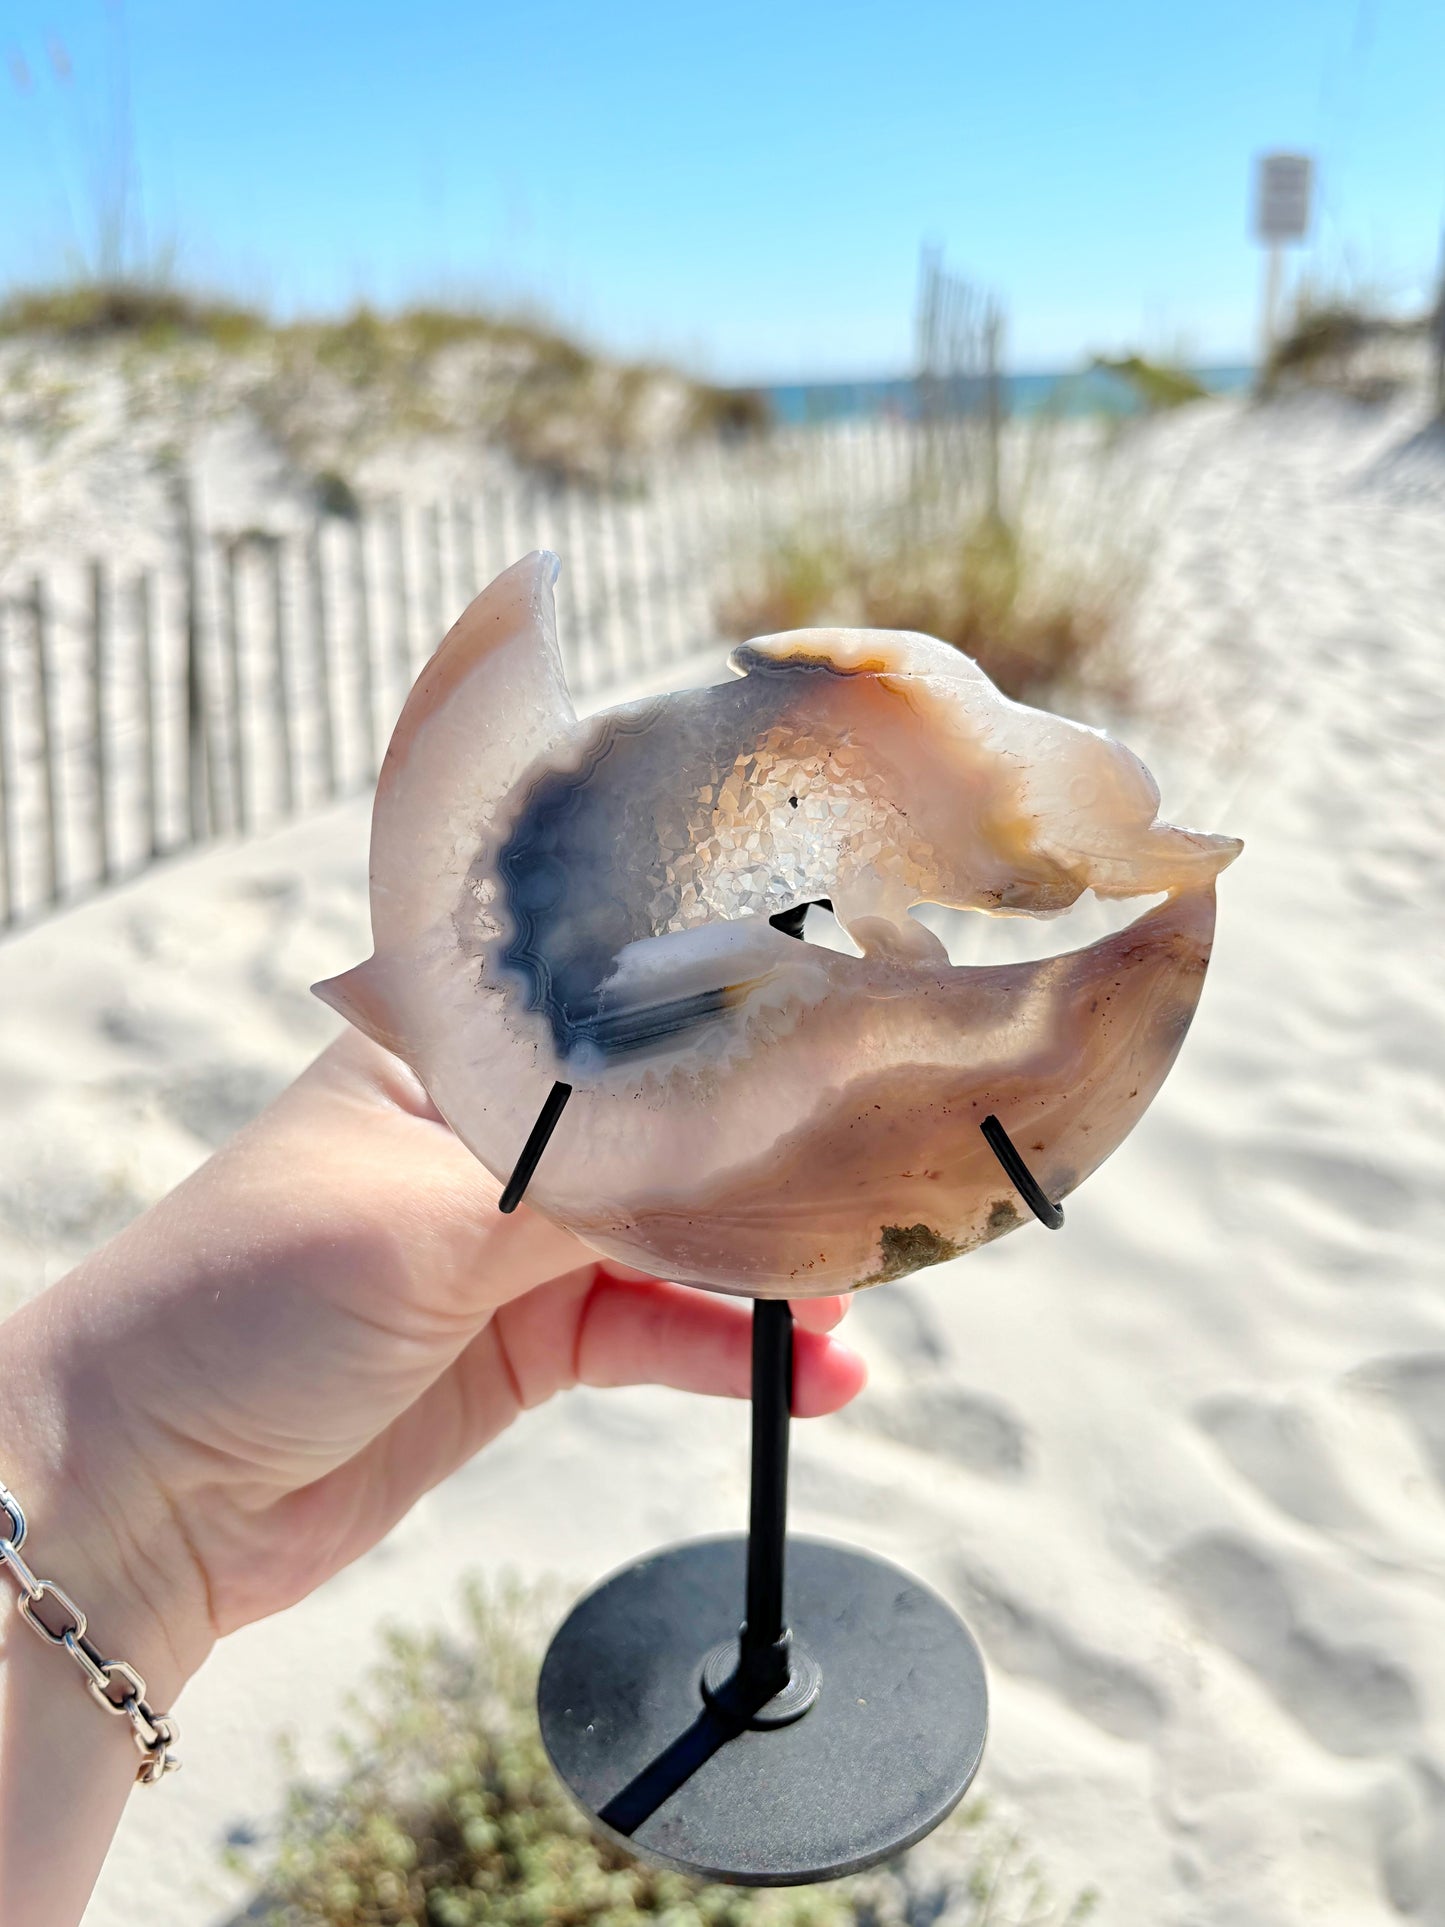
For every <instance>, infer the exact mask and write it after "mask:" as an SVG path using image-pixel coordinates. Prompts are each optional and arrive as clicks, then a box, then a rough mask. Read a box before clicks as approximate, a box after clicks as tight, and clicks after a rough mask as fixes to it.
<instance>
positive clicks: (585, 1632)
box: [537, 1299, 988, 1886]
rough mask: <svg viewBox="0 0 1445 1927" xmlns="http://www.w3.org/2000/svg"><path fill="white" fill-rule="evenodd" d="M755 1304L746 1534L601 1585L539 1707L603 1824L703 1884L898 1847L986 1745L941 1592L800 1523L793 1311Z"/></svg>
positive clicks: (978, 1675)
mask: <svg viewBox="0 0 1445 1927" xmlns="http://www.w3.org/2000/svg"><path fill="white" fill-rule="evenodd" d="M753 1321H754V1322H753V1446H752V1510H751V1519H750V1524H749V1531H748V1536H747V1538H746V1539H743V1538H741V1537H733V1538H725V1539H704V1540H699V1541H696V1542H694V1543H692V1544H689V1545H680V1546H670V1547H668V1548H667V1549H666V1550H665V1551H663V1552H659V1553H656V1554H654V1555H653V1556H652V1557H650V1558H647V1559H643V1560H640V1561H639V1562H638V1563H637V1564H636V1565H632V1566H628V1567H625V1568H624V1569H623V1570H622V1571H621V1572H619V1573H615V1574H614V1575H613V1576H612V1577H611V1578H610V1579H607V1580H604V1581H603V1583H602V1584H601V1585H600V1586H598V1587H597V1588H596V1590H595V1591H593V1592H590V1593H589V1594H588V1595H587V1596H586V1598H584V1599H583V1600H582V1601H581V1602H580V1603H579V1604H578V1605H577V1606H576V1607H574V1609H573V1610H572V1612H571V1613H570V1614H569V1616H568V1617H567V1619H566V1620H565V1621H564V1623H563V1625H562V1627H561V1628H560V1630H559V1631H558V1633H557V1635H556V1637H555V1638H554V1639H553V1641H552V1644H551V1646H550V1647H549V1648H548V1651H547V1656H546V1659H545V1660H544V1661H543V1664H542V1677H541V1681H540V1684H539V1687H538V1694H537V1706H538V1713H539V1717H540V1720H541V1726H542V1738H543V1740H544V1741H545V1743H546V1747H547V1751H548V1753H549V1755H550V1756H551V1759H552V1764H553V1765H554V1767H555V1768H556V1769H557V1772H558V1774H559V1775H560V1777H561V1779H562V1780H563V1782H564V1783H565V1784H566V1786H567V1787H568V1788H569V1790H570V1791H571V1793H572V1794H573V1796H574V1798H575V1799H576V1800H577V1801H578V1803H579V1804H580V1805H581V1806H582V1807H583V1809H584V1810H585V1811H586V1812H587V1813H588V1814H589V1815H590V1816H591V1817H592V1819H593V1820H594V1821H595V1823H596V1824H597V1825H598V1826H599V1827H600V1828H601V1829H602V1831H603V1832H605V1833H607V1834H609V1835H611V1836H612V1837H614V1838H615V1839H617V1840H618V1841H619V1842H622V1843H625V1844H626V1845H628V1846H630V1847H631V1848H632V1849H633V1850H634V1851H636V1852H639V1853H642V1854H645V1855H646V1856H647V1857H648V1858H649V1859H652V1860H659V1861H661V1862H662V1863H663V1864H664V1865H667V1866H671V1867H676V1868H678V1869H679V1870H681V1871H683V1872H685V1873H691V1874H697V1875H700V1876H702V1877H704V1878H706V1879H712V1880H729V1881H735V1882H737V1883H738V1884H740V1885H744V1886H796V1885H801V1884H803V1883H805V1882H810V1881H816V1880H829V1879H832V1878H833V1877H834V1876H835V1875H838V1874H844V1873H854V1872H856V1871H857V1870H858V1869H859V1868H861V1867H867V1866H871V1865H872V1864H873V1863H874V1862H875V1861H877V1860H882V1859H886V1858H887V1857H888V1856H889V1855H890V1854H895V1853H898V1852H901V1851H902V1849H903V1848H904V1847H907V1846H911V1845H912V1843H913V1842H914V1841H915V1840H920V1839H922V1837H923V1836H924V1834H926V1833H928V1832H930V1831H931V1830H932V1829H933V1828H934V1827H936V1826H937V1825H938V1823H939V1821H940V1820H942V1819H943V1818H944V1817H945V1816H946V1815H947V1814H948V1813H950V1812H951V1811H952V1809H953V1808H954V1806H955V1805H956V1804H957V1803H958V1801H959V1800H960V1799H961V1798H962V1796H963V1794H964V1793H965V1792H966V1790H967V1788H968V1785H969V1783H970V1781H971V1780H972V1779H973V1776H974V1774H975V1773H976V1772H977V1770H978V1763H979V1760H980V1759H981V1758H982V1755H983V1742H984V1735H985V1732H986V1730H987V1724H988V1688H987V1684H986V1682H985V1679H984V1671H983V1661H982V1660H981V1658H980V1657H979V1652H978V1648H977V1646H975V1644H974V1642H973V1638H972V1636H971V1635H970V1633H969V1631H968V1629H967V1627H966V1626H965V1625H964V1624H963V1622H962V1620H960V1619H959V1618H958V1616H957V1614H956V1613H955V1612H954V1611H953V1608H952V1607H951V1606H949V1605H947V1604H945V1602H944V1601H943V1600H942V1599H940V1598H939V1597H938V1595H937V1594H936V1593H934V1592H932V1591H930V1589H929V1588H928V1587H926V1586H924V1585H922V1584H920V1583H919V1581H918V1580H916V1579H914V1578H913V1577H912V1576H911V1575H910V1574H908V1573H906V1572H903V1571H901V1570H900V1569H899V1568H898V1567H897V1566H893V1565H889V1564H888V1563H887V1562H886V1561H885V1560H882V1559H875V1558H874V1557H872V1556H871V1555H870V1554H868V1553H865V1552H858V1551H855V1550H854V1549H853V1548H851V1547H849V1546H839V1545H830V1544H828V1543H826V1542H825V1541H823V1540H818V1539H804V1538H796V1537H792V1538H790V1537H789V1536H788V1534H787V1473H788V1426H789V1409H790V1406H791V1394H792V1350H793V1318H792V1313H791V1312H790V1310H789V1309H788V1307H787V1305H786V1304H785V1303H783V1302H781V1301H779V1300H771V1299H768V1300H759V1301H758V1302H757V1303H755V1305H754V1308H753ZM785 1579H786V1589H785ZM740 1600H745V1601H746V1617H745V1619H744V1621H743V1624H742V1628H741V1630H739V1629H738V1626H737V1622H736V1619H735V1618H732V1615H733V1614H735V1613H736V1611H737V1606H736V1604H733V1605H732V1607H731V1611H730V1609H729V1601H733V1602H737V1601H740ZM785 1600H786V1610H785ZM730 1619H731V1623H729V1622H730ZM794 1629H796V1632H795V1630H794Z"/></svg>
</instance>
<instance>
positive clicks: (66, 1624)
mask: <svg viewBox="0 0 1445 1927" xmlns="http://www.w3.org/2000/svg"><path fill="white" fill-rule="evenodd" d="M7 1528H8V1530H7ZM24 1543H25V1514H24V1512H23V1511H22V1510H21V1507H20V1501H19V1500H18V1499H17V1498H16V1497H15V1495H14V1493H12V1492H10V1491H9V1490H8V1489H7V1488H6V1487H5V1485H3V1484H0V1571H8V1572H9V1573H10V1575H11V1577H12V1578H13V1579H14V1581H15V1583H16V1585H17V1586H19V1588H20V1596H19V1598H18V1599H17V1600H16V1601H15V1609H16V1611H17V1612H18V1613H19V1614H20V1617H21V1618H22V1619H23V1620H24V1621H25V1623H26V1625H27V1626H29V1627H30V1628H31V1629H32V1630H33V1631H35V1632H37V1633H39V1635H40V1637H41V1638H42V1639H43V1640H44V1641H45V1643H46V1645H47V1646H63V1647H64V1648H65V1650H66V1652H67V1653H69V1654H70V1657H71V1658H72V1659H73V1660H74V1661H75V1663H76V1665H77V1666H78V1667H79V1668H80V1670H81V1672H82V1673H84V1675H85V1684H86V1688H87V1690H88V1692H89V1693H90V1697H91V1698H92V1699H93V1700H94V1701H95V1702H96V1704H97V1705H98V1706H103V1707H104V1708H105V1710H106V1712H107V1713H118V1714H121V1715H122V1716H123V1717H124V1718H126V1719H128V1720H129V1721H130V1733H131V1738H132V1739H133V1740H134V1741H135V1745H136V1751H137V1752H138V1753H139V1754H140V1756H141V1762H140V1766H139V1767H138V1768H137V1769H136V1776H135V1777H136V1780H137V1782H138V1783H139V1784H140V1785H141V1786H154V1785H155V1783H156V1781H157V1780H161V1779H164V1777H165V1775H166V1774H167V1773H174V1772H175V1771H176V1770H177V1768H178V1767H179V1766H180V1761H179V1760H178V1759H177V1758H176V1757H175V1755H174V1754H173V1753H172V1752H171V1748H172V1747H173V1746H174V1745H175V1743H176V1739H177V1736H178V1734H179V1732H180V1729H179V1727H178V1726H177V1725H176V1723H175V1721H174V1720H173V1719H169V1718H167V1717H166V1716H165V1715H164V1714H163V1713H154V1712H152V1711H151V1709H150V1707H149V1706H148V1705H147V1704H146V1683H145V1681H144V1680H143V1679H142V1678H141V1676H140V1674H139V1673H138V1672H137V1671H136V1669H135V1668H134V1666H128V1665H127V1664H126V1662H125V1661H124V1660H123V1659H102V1658H101V1656H100V1649H99V1647H98V1646H97V1645H96V1644H95V1642H94V1641H93V1640H91V1639H87V1637H86V1632H85V1627H86V1619H85V1614H84V1613H83V1612H82V1611H81V1610H80V1608H79V1606H77V1605H76V1604H75V1602H74V1601H73V1600H72V1599H70V1598H69V1597H68V1596H67V1595H66V1594H65V1593H63V1592H62V1591H61V1590H60V1588H59V1586H57V1585H56V1584H55V1582H54V1580H52V1579H37V1578H36V1577H35V1574H34V1573H33V1572H32V1571H31V1570H30V1567H29V1566H28V1565H27V1564H26V1562H25V1561H24V1560H23V1559H22V1558H21V1556H20V1548H21V1547H22V1546H23V1545H24Z"/></svg>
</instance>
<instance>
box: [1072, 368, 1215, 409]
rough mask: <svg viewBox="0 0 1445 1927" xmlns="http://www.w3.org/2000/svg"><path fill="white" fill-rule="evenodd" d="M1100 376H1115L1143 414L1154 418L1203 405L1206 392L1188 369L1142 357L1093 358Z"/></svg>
mask: <svg viewBox="0 0 1445 1927" xmlns="http://www.w3.org/2000/svg"><path fill="white" fill-rule="evenodd" d="M1090 366H1091V367H1093V368H1097V369H1099V370H1100V371H1101V372H1102V373H1103V374H1106V375H1114V376H1116V377H1117V379H1118V380H1120V381H1122V382H1123V383H1124V384H1125V385H1126V386H1127V387H1128V388H1129V389H1131V390H1132V392H1133V394H1134V396H1135V398H1136V400H1137V401H1138V403H1139V406H1140V407H1141V408H1142V409H1143V410H1144V411H1145V413H1146V414H1150V415H1157V414H1159V413H1161V412H1162V411H1163V410H1164V409H1166V408H1183V407H1185V406H1186V405H1187V404H1188V403H1189V402H1192V401H1203V400H1204V399H1205V397H1206V396H1207V395H1208V393H1209V390H1208V389H1207V388H1206V387H1205V386H1204V383H1203V382H1202V381H1200V380H1199V379H1198V377H1197V376H1195V375H1191V374H1190V373H1189V371H1188V369H1187V368H1177V367H1174V366H1173V365H1171V364H1170V363H1168V362H1162V361H1149V360H1147V359H1146V358H1145V357H1144V356H1143V355H1118V356H1114V357H1110V356H1108V355H1095V357H1094V359H1093V361H1092V362H1091V363H1090Z"/></svg>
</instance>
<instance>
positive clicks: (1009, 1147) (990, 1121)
mask: <svg viewBox="0 0 1445 1927" xmlns="http://www.w3.org/2000/svg"><path fill="white" fill-rule="evenodd" d="M978 1128H979V1129H980V1130H981V1131H982V1132H983V1134H984V1136H985V1137H986V1138H987V1140H988V1148H989V1149H990V1150H991V1151H992V1152H993V1154H994V1156H995V1157H996V1158H997V1159H998V1161H999V1163H1000V1164H1001V1165H1002V1166H1003V1168H1004V1170H1005V1172H1007V1174H1008V1178H1009V1182H1010V1183H1011V1184H1012V1185H1013V1187H1014V1189H1015V1190H1016V1191H1017V1192H1018V1194H1019V1196H1020V1197H1021V1198H1022V1199H1023V1201H1024V1203H1025V1204H1026V1205H1027V1206H1028V1208H1029V1210H1030V1211H1032V1212H1033V1214H1034V1216H1035V1217H1036V1218H1037V1219H1038V1221H1039V1223H1040V1224H1041V1225H1045V1226H1047V1228H1048V1229H1049V1230H1050V1231H1058V1230H1059V1229H1060V1228H1061V1227H1062V1225H1063V1222H1064V1207H1063V1206H1062V1205H1061V1204H1054V1203H1052V1202H1051V1201H1050V1199H1049V1196H1048V1193H1047V1192H1046V1191H1045V1190H1044V1188H1043V1186H1042V1185H1041V1184H1040V1183H1039V1181H1038V1179H1037V1178H1036V1177H1035V1176H1034V1174H1033V1172H1032V1171H1031V1170H1030V1169H1029V1167H1028V1166H1027V1165H1026V1164H1025V1163H1024V1161H1023V1156H1022V1154H1021V1153H1020V1151H1019V1148H1018V1146H1017V1145H1016V1144H1015V1143H1014V1141H1013V1139H1012V1138H1011V1137H1010V1136H1009V1134H1008V1132H1007V1131H1006V1130H1005V1129H1004V1127H1003V1125H1002V1124H1000V1123H999V1121H998V1119H997V1118H996V1117H994V1116H993V1115H992V1113H990V1114H989V1116H988V1117H986V1118H985V1119H984V1120H983V1123H982V1124H980V1125H979V1127H978Z"/></svg>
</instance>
